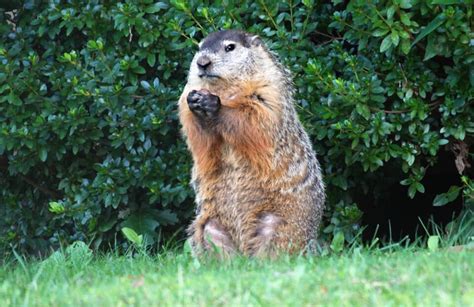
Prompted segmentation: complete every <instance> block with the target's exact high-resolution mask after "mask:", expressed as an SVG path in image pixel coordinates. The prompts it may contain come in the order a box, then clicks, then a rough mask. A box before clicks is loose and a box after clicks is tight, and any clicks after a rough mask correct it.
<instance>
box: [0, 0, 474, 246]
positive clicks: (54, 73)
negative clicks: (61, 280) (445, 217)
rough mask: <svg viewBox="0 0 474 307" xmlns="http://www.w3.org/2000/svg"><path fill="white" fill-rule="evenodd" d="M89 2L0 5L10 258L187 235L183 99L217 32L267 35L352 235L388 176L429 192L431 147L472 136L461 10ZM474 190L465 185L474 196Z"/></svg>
mask: <svg viewBox="0 0 474 307" xmlns="http://www.w3.org/2000/svg"><path fill="white" fill-rule="evenodd" d="M88 3H89V4H87V5H84V4H83V2H82V1H72V0H71V1H67V2H66V3H61V2H60V1H50V3H48V4H43V3H40V1H31V0H30V1H25V3H24V4H23V5H22V6H21V8H20V9H19V10H18V11H15V12H13V13H8V14H6V13H5V12H4V11H3V12H2V11H0V19H1V20H0V37H1V40H0V63H1V64H0V172H1V175H2V176H1V178H0V208H1V210H2V217H0V248H1V247H2V246H3V247H7V248H10V247H9V246H12V247H14V248H16V249H21V250H22V251H28V252H35V253H41V252H43V251H45V250H46V249H47V248H49V247H56V246H58V244H60V243H61V242H64V243H68V242H71V241H73V240H84V241H86V242H91V243H92V244H93V246H94V247H96V248H99V247H107V246H110V245H113V244H116V243H118V244H122V243H121V242H123V241H124V238H123V236H122V234H121V233H120V232H119V230H120V229H121V228H122V227H129V228H132V229H134V230H135V231H136V232H137V233H140V234H144V235H145V236H146V237H147V238H148V239H147V240H148V242H149V243H155V242H158V241H159V240H160V239H161V238H162V237H163V236H165V237H169V236H170V235H171V234H173V233H174V232H175V231H177V230H179V229H183V227H184V226H185V225H187V223H188V222H189V219H190V217H191V216H192V214H193V210H194V209H193V200H192V198H193V194H192V192H191V190H190V188H189V186H188V181H189V170H190V166H191V160H190V156H189V155H188V154H187V152H186V148H185V145H184V142H183V141H182V140H181V138H180V134H179V125H178V121H177V117H176V112H175V111H176V108H175V104H176V103H175V102H176V100H177V98H178V96H179V94H180V90H181V89H182V87H183V85H184V84H185V82H186V81H185V80H186V70H187V68H188V65H189V63H190V60H191V58H192V56H193V53H194V51H195V50H196V46H195V44H196V43H197V42H198V41H199V40H200V39H201V38H203V37H204V36H205V35H206V34H207V33H209V32H212V31H215V30H217V29H221V28H241V29H245V30H247V31H249V32H254V33H258V34H260V35H261V36H262V37H263V38H264V39H265V40H266V41H267V42H268V44H269V45H270V48H271V49H272V50H274V51H275V52H276V53H278V54H279V56H280V58H281V59H282V60H283V61H284V62H285V64H286V65H287V66H288V67H289V68H290V70H291V71H292V72H293V74H294V82H295V85H296V88H297V89H298V93H297V102H298V106H299V109H300V114H301V118H302V120H303V121H304V123H305V126H306V127H307V129H308V131H309V132H310V134H311V135H312V137H313V140H314V143H315V147H316V149H317V151H318V154H319V157H320V160H321V162H322V164H323V167H324V172H325V175H326V177H325V178H326V183H327V185H328V196H329V198H328V207H329V210H328V213H327V214H328V220H327V222H328V225H329V226H328V227H327V228H326V229H325V232H326V233H335V232H339V231H343V232H344V233H345V236H346V239H347V240H350V239H351V238H352V236H353V234H354V233H355V230H356V228H357V225H358V223H359V222H360V215H361V213H360V211H359V210H358V209H357V206H356V203H357V198H356V196H355V194H357V193H359V192H360V191H363V192H364V194H365V195H369V194H370V195H372V196H371V197H373V198H376V197H377V194H378V193H379V194H380V193H382V192H381V191H382V190H383V186H384V185H386V184H387V180H389V181H393V182H396V183H397V184H398V182H401V183H402V184H403V185H406V186H407V187H408V190H407V191H408V194H409V195H410V196H411V197H413V196H415V194H416V193H423V192H424V191H425V187H424V186H423V184H422V183H421V181H422V179H423V176H424V174H425V171H426V169H427V168H428V167H429V166H430V165H432V164H433V163H435V162H436V159H437V155H438V154H439V153H440V152H441V151H444V150H445V149H446V148H452V147H453V146H458V147H463V146H466V144H469V142H470V140H472V134H473V133H474V124H473V115H474V114H473V113H474V111H473V108H472V101H473V94H474V93H473V85H474V68H473V65H474V64H473V61H474V54H473V43H472V41H473V39H474V37H473V34H472V32H471V28H472V6H470V5H468V4H467V1H441V0H433V1H416V0H411V1H410V0H397V1H349V2H347V1H337V0H334V1H327V2H326V3H320V2H317V3H315V1H291V2H289V3H287V4H285V3H279V2H277V1H256V2H250V1H249V2H246V3H241V2H240V1H217V2H215V3H214V2H213V4H203V3H201V2H198V1H181V0H180V1H178V0H174V1H171V2H167V1H165V2H156V3H155V2H153V1H147V0H141V1H128V0H126V1H124V2H119V3H115V2H113V1H97V0H96V1H89V2H88ZM8 9H11V7H10V8H8ZM463 148H464V147H463ZM465 151H466V150H464V151H458V152H459V154H458V159H460V161H461V164H463V165H465V166H467V163H468V160H467V159H468V154H467V155H466V154H464V155H463V154H462V153H461V152H465ZM461 164H460V166H462V165H461ZM381 179H385V181H382V180H381ZM472 186H473V184H472V182H470V179H469V177H467V176H465V177H464V186H463V188H465V189H464V191H465V194H466V196H467V197H469V196H470V197H471V200H472ZM469 187H471V188H469ZM458 191H459V189H458ZM437 192H438V194H439V193H443V192H446V191H437ZM440 197H441V198H442V197H445V198H444V199H443V200H449V195H447V194H446V195H444V196H443V195H442V196H440ZM400 205H402V204H400Z"/></svg>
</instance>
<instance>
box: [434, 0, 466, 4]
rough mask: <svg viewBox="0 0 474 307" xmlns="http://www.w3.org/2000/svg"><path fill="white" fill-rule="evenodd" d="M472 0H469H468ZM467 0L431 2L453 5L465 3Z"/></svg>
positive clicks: (436, 0)
mask: <svg viewBox="0 0 474 307" xmlns="http://www.w3.org/2000/svg"><path fill="white" fill-rule="evenodd" d="M469 1H472V0H468V1H467V2H469ZM465 2H466V0H431V4H442V5H452V4H464V3H465Z"/></svg>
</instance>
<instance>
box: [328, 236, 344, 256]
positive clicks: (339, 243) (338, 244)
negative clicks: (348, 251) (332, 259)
mask: <svg viewBox="0 0 474 307" xmlns="http://www.w3.org/2000/svg"><path fill="white" fill-rule="evenodd" d="M343 248H344V233H342V231H338V232H337V233H336V234H335V235H334V238H332V241H331V249H332V250H333V251H335V252H341V251H342V249H343Z"/></svg>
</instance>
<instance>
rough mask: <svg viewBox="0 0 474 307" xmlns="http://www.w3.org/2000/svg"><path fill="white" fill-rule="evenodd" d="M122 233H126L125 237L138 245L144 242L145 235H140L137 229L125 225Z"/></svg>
mask: <svg viewBox="0 0 474 307" xmlns="http://www.w3.org/2000/svg"><path fill="white" fill-rule="evenodd" d="M122 233H123V234H124V235H125V238H127V240H129V241H130V242H132V243H133V244H135V245H137V246H141V245H142V242H143V236H142V235H138V234H137V233H136V232H135V230H133V229H131V228H128V227H123V228H122Z"/></svg>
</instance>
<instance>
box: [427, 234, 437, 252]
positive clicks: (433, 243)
mask: <svg viewBox="0 0 474 307" xmlns="http://www.w3.org/2000/svg"><path fill="white" fill-rule="evenodd" d="M438 248H439V236H430V237H429V238H428V249H429V250H430V251H431V252H434V251H436V250H438Z"/></svg>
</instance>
